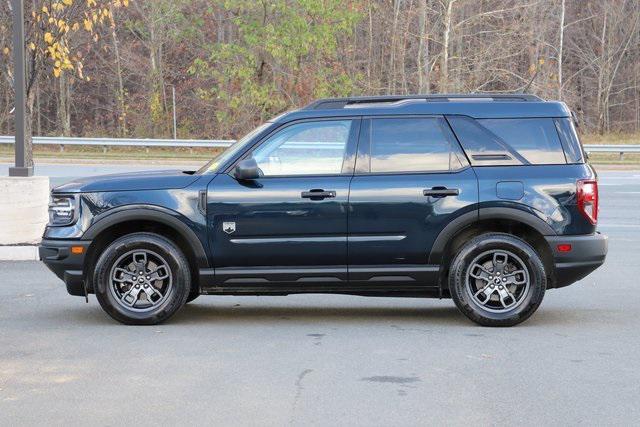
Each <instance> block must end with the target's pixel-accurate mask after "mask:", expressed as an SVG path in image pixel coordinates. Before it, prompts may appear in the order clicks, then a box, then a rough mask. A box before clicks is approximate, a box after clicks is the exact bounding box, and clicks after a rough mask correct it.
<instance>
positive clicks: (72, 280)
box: [38, 239, 91, 296]
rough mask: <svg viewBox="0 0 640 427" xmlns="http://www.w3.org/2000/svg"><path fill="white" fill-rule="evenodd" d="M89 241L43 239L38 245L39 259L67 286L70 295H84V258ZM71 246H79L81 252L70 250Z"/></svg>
mask: <svg viewBox="0 0 640 427" xmlns="http://www.w3.org/2000/svg"><path fill="white" fill-rule="evenodd" d="M89 245H91V241H87V240H53V239H43V240H42V242H41V243H40V245H39V246H38V253H39V256H40V260H41V261H42V262H43V263H44V264H45V265H46V266H47V267H48V268H49V270H51V271H52V272H53V273H54V274H55V275H56V276H58V277H59V278H60V279H61V280H62V281H63V282H64V283H65V285H66V286H67V292H69V294H71V295H76V296H84V294H85V291H84V281H83V269H84V258H85V255H86V253H87V249H88V248H89ZM72 246H81V247H83V248H84V249H83V251H82V253H81V254H74V253H72V252H71V247H72Z"/></svg>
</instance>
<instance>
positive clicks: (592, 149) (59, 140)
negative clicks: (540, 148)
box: [0, 136, 640, 158]
mask: <svg viewBox="0 0 640 427" xmlns="http://www.w3.org/2000/svg"><path fill="white" fill-rule="evenodd" d="M234 142H235V141H234V140H231V139H213V140H209V139H133V138H69V137H64V136H36V137H34V138H33V143H34V144H37V145H58V146H60V150H61V151H62V150H64V147H65V146H66V145H94V146H102V147H104V150H105V151H106V150H107V148H108V147H143V148H144V147H146V148H149V147H185V148H226V147H230V146H231V145H233V143H234ZM13 143H14V138H13V136H0V144H13ZM299 148H304V147H302V146H301V147H299ZM584 150H585V151H586V152H587V153H618V154H620V157H621V158H622V156H623V155H624V154H625V153H640V144H616V145H613V144H612V145H608V144H586V145H585V146H584Z"/></svg>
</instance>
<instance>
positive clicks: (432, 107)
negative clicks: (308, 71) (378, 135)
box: [274, 94, 571, 122]
mask: <svg viewBox="0 0 640 427" xmlns="http://www.w3.org/2000/svg"><path fill="white" fill-rule="evenodd" d="M441 114H449V115H465V116H469V117H473V118H477V119H482V118H533V117H571V112H570V110H569V108H568V107H567V106H566V105H565V104H564V103H563V102H557V101H545V100H543V99H542V98H540V97H538V96H535V95H530V94H436V95H391V96H369V97H350V98H327V99H319V100H317V101H315V102H313V103H311V104H309V105H307V106H306V107H304V108H302V109H300V110H296V111H292V112H290V113H286V114H283V115H282V116H279V117H277V118H276V119H274V121H276V122H288V121H291V120H297V119H305V118H322V117H347V116H350V117H353V116H393V115H441Z"/></svg>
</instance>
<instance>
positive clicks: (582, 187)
mask: <svg viewBox="0 0 640 427" xmlns="http://www.w3.org/2000/svg"><path fill="white" fill-rule="evenodd" d="M578 210H579V211H580V212H582V214H583V215H584V216H585V217H586V218H587V219H588V220H589V222H591V224H593V225H595V224H596V223H597V222H598V181H594V180H590V179H581V180H579V181H578Z"/></svg>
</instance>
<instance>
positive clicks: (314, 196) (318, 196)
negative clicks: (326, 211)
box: [302, 189, 336, 200]
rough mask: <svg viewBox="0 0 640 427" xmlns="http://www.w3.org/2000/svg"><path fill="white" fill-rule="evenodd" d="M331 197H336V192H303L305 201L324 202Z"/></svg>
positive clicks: (318, 190) (315, 190) (314, 190)
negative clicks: (323, 200)
mask: <svg viewBox="0 0 640 427" xmlns="http://www.w3.org/2000/svg"><path fill="white" fill-rule="evenodd" d="M329 197H336V192H335V191H324V190H321V189H313V190H309V191H303V192H302V198H303V199H311V200H322V199H326V198H329Z"/></svg>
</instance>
